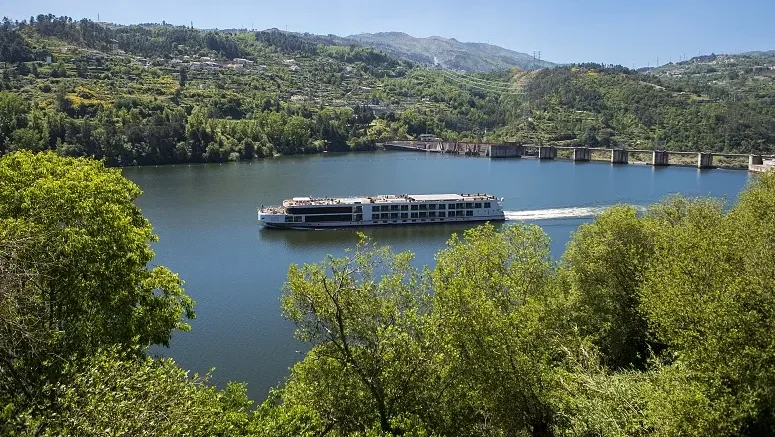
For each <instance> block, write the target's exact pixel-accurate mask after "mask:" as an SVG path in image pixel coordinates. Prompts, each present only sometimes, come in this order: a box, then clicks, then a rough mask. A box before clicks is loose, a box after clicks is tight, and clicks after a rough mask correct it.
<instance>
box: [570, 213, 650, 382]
mask: <svg viewBox="0 0 775 437" xmlns="http://www.w3.org/2000/svg"><path fill="white" fill-rule="evenodd" d="M652 239H653V236H652V233H651V232H650V231H649V227H648V226H647V223H646V222H645V221H643V220H641V219H639V217H638V211H637V210H636V209H635V208H634V207H632V206H617V207H613V208H609V209H608V210H606V211H605V212H604V213H603V214H601V215H600V216H599V217H597V218H596V219H595V221H594V222H592V223H590V224H585V225H581V226H580V227H579V229H578V230H577V231H576V232H575V233H574V235H573V237H572V239H571V241H570V243H568V247H567V249H566V251H565V253H564V254H563V258H562V261H563V265H564V266H563V267H564V269H563V272H564V273H566V274H565V275H564V279H566V280H567V285H566V286H567V287H568V291H569V292H570V294H571V302H570V306H571V307H570V309H569V311H570V312H571V314H572V318H573V320H574V324H575V325H576V326H578V329H580V331H581V334H582V335H584V336H587V337H589V338H590V339H591V340H592V342H593V343H594V344H595V345H596V346H598V347H599V348H600V351H601V353H602V356H603V359H604V361H605V363H606V365H608V366H609V367H611V368H612V369H618V368H629V367H634V368H637V369H645V366H646V361H647V359H648V358H649V354H650V350H652V347H653V346H654V345H652V344H651V343H650V338H649V332H648V322H647V320H646V318H645V316H644V315H643V314H642V313H641V309H640V297H639V292H640V285H641V282H642V280H643V276H644V274H645V270H646V269H647V268H648V266H649V261H650V257H651V256H652V253H653V248H652V242H651V241H652Z"/></svg>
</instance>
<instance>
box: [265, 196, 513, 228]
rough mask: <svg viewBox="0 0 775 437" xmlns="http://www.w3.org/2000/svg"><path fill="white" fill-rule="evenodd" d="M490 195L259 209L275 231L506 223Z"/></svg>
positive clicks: (291, 203) (311, 202)
mask: <svg viewBox="0 0 775 437" xmlns="http://www.w3.org/2000/svg"><path fill="white" fill-rule="evenodd" d="M502 200H503V199H498V198H497V197H495V196H491V195H489V194H400V195H380V196H365V197H341V198H314V197H294V198H293V199H289V200H285V201H283V204H282V206H270V207H264V206H263V205H262V206H261V208H260V209H259V210H258V222H259V223H261V224H263V225H264V226H266V227H271V228H291V229H301V228H337V227H348V226H377V225H412V224H428V223H458V222H484V221H503V220H505V216H504V214H503V207H502V206H501V201H502Z"/></svg>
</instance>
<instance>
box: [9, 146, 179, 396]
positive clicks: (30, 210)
mask: <svg viewBox="0 0 775 437" xmlns="http://www.w3.org/2000/svg"><path fill="white" fill-rule="evenodd" d="M139 194H140V190H139V188H138V187H137V186H136V185H135V184H133V183H132V182H130V181H128V180H127V179H125V178H123V177H122V176H121V174H120V173H119V172H118V171H117V170H110V169H106V168H105V167H104V166H103V164H102V163H101V162H98V161H92V160H87V159H72V158H62V157H60V156H57V155H56V154H54V153H53V152H47V153H39V154H33V153H31V152H27V151H24V152H16V153H12V154H9V155H6V156H4V157H2V158H0V236H2V237H3V238H2V239H1V240H0V243H1V244H2V246H0V258H3V259H4V261H3V263H4V264H5V265H6V267H4V268H3V270H4V271H5V272H6V275H7V274H9V273H8V272H10V274H11V275H12V278H11V279H13V280H12V281H10V282H7V284H11V285H12V286H13V293H9V294H7V295H5V296H4V300H3V302H2V304H3V308H4V309H3V311H4V312H5V313H6V314H10V315H11V316H12V317H14V320H16V319H18V320H22V321H23V322H24V323H22V324H21V325H20V326H24V327H26V328H24V329H25V330H26V331H28V334H25V336H23V337H21V338H26V339H30V340H29V342H27V341H20V338H19V337H16V334H15V333H14V331H13V330H10V331H9V330H4V331H0V335H3V338H0V347H2V350H0V359H2V362H3V366H2V371H0V378H2V381H0V385H2V386H3V387H7V388H8V390H7V391H5V390H3V391H2V394H0V403H3V402H14V401H16V402H17V404H18V405H25V404H26V405H45V402H44V400H45V399H49V398H48V397H45V396H44V392H45V387H46V386H47V385H48V384H51V383H55V382H57V380H58V378H59V376H60V375H61V370H62V368H63V366H64V365H65V363H66V362H68V361H71V360H72V357H76V358H77V357H84V356H90V355H92V354H94V353H95V352H96V351H97V350H98V349H99V348H101V347H105V346H110V345H120V346H124V347H135V348H137V349H138V350H141V349H143V348H145V347H147V346H150V345H153V344H159V345H167V344H168V343H169V340H170V337H171V335H172V331H173V330H175V329H179V330H188V329H189V325H188V324H186V323H185V322H184V321H183V320H182V317H188V318H191V317H194V313H193V301H192V300H191V298H190V297H188V296H187V295H185V294H184V293H183V289H182V288H181V284H182V281H181V280H180V279H179V278H178V276H177V275H175V274H174V273H172V272H170V271H169V270H168V269H166V268H165V267H163V266H157V267H153V268H150V267H149V266H148V263H149V262H150V261H151V260H152V259H153V252H152V251H151V249H150V242H152V241H155V240H156V236H155V235H153V233H152V228H151V225H150V223H148V220H146V219H145V218H144V217H143V216H142V214H141V213H140V210H139V209H138V208H137V206H136V205H135V204H134V199H135V198H136V197H137V196H138V195H139ZM20 241H21V242H28V243H26V244H24V245H23V246H19V244H17V242H20ZM18 247H22V248H23V249H24V250H17V249H15V248H18ZM14 272H19V274H22V275H23V276H19V274H16V273H14ZM14 275H15V276H14ZM33 340H34V341H33ZM19 400H23V401H24V402H22V403H20V404H19Z"/></svg>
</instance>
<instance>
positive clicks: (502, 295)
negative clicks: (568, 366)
mask: <svg viewBox="0 0 775 437" xmlns="http://www.w3.org/2000/svg"><path fill="white" fill-rule="evenodd" d="M553 277H554V271H553V267H552V262H551V260H550V258H549V240H548V238H547V236H546V234H544V233H543V232H542V231H541V230H540V228H538V227H537V226H534V225H530V226H527V225H514V226H508V227H506V228H504V229H503V230H502V231H501V232H498V231H496V229H495V227H494V226H492V225H490V224H487V225H483V226H480V227H477V228H474V229H469V230H467V231H465V233H464V235H463V239H462V240H461V239H459V238H458V237H457V235H454V236H453V237H452V238H451V239H450V241H449V242H448V243H447V247H446V248H445V249H444V250H442V251H441V252H440V253H439V254H438V255H437V266H436V269H435V270H434V272H433V284H434V309H435V313H434V315H435V317H436V318H437V319H436V321H435V323H434V326H436V327H437V329H438V330H439V332H440V338H441V339H442V340H441V341H443V343H445V344H448V345H450V349H451V350H452V351H453V352H452V353H451V354H450V356H449V357H450V359H452V360H454V361H455V367H454V368H453V370H452V372H453V375H454V376H453V378H455V379H458V380H460V381H461V383H462V384H464V385H466V386H467V387H469V393H470V394H469V396H470V397H472V398H473V399H472V402H473V404H474V405H476V406H478V409H479V411H478V420H479V421H480V426H481V427H484V428H485V429H487V430H488V431H487V432H492V431H490V429H492V430H493V431H494V430H499V432H502V433H504V434H505V435H519V434H528V435H533V436H546V435H551V434H552V432H553V429H554V428H555V426H557V417H556V411H555V408H554V406H553V405H554V402H555V401H554V399H553V397H554V396H555V390H557V389H558V387H559V386H558V381H557V379H556V374H555V371H554V367H555V365H556V364H557V363H559V361H561V360H562V357H563V356H564V355H565V352H564V348H569V347H572V346H573V345H572V344H566V343H565V338H564V335H562V334H561V333H560V332H559V331H558V330H556V329H553V328H552V325H553V324H555V323H556V324H557V325H556V326H559V323H557V321H556V320H553V319H554V317H556V316H557V315H556V314H555V311H554V310H555V309H557V308H558V305H559V304H560V302H561V298H560V296H558V295H556V293H555V291H554V290H555V289H554V287H553V282H554V280H553Z"/></svg>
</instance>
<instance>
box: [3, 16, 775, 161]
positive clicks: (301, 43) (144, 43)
mask: <svg viewBox="0 0 775 437" xmlns="http://www.w3.org/2000/svg"><path fill="white" fill-rule="evenodd" d="M773 67H775V58H774V57H773V56H772V55H769V54H767V53H766V52H761V53H756V54H744V55H733V56H730V55H707V56H701V57H697V58H693V59H691V60H687V61H683V62H680V63H677V64H672V63H671V64H667V65H663V66H660V67H656V68H650V69H642V70H638V71H633V70H630V69H627V68H624V67H621V66H603V65H598V64H580V65H573V66H562V67H555V68H548V69H539V70H534V71H525V70H520V69H517V68H513V69H508V70H505V69H504V70H500V71H492V72H487V73H484V72H483V73H461V72H459V71H454V70H449V69H442V68H438V67H436V68H428V67H425V66H423V65H418V63H415V62H411V61H407V60H405V59H403V60H402V59H398V58H396V57H395V56H392V55H390V54H389V53H386V52H384V51H382V50H379V49H376V48H373V47H369V46H361V45H357V44H353V43H352V41H349V40H347V39H345V38H341V37H337V36H334V35H328V36H319V35H310V34H296V33H288V32H281V31H279V30H276V29H270V30H266V31H261V32H248V31H230V32H224V31H214V30H198V29H192V28H188V27H184V26H172V25H169V24H166V23H162V24H143V25H132V26H119V25H108V24H103V23H94V22H91V21H89V20H80V21H78V20H73V19H71V18H68V17H55V16H53V15H39V16H37V17H34V18H32V20H31V22H27V21H23V22H20V23H18V24H16V23H11V22H9V21H7V22H4V23H3V24H2V26H0V71H1V72H2V77H1V78H0V121H2V123H0V154H2V153H7V152H9V151H13V150H17V149H29V150H47V149H54V150H57V151H58V152H59V153H61V154H65V155H71V156H82V155H85V156H93V157H96V158H99V159H105V160H106V162H107V163H108V164H109V165H115V166H123V165H135V164H140V165H142V164H164V163H176V162H221V161H226V160H238V159H253V158H256V157H259V158H260V157H263V156H270V155H275V154H292V153H315V152H320V151H323V150H328V151H345V150H355V149H372V148H375V147H376V144H377V143H378V142H380V141H384V140H386V139H411V138H417V136H418V135H419V134H421V133H426V132H428V133H434V134H436V135H437V136H440V137H441V138H443V139H444V140H447V141H490V142H497V141H522V142H541V143H545V144H558V145H561V144H562V145H590V146H595V145H599V146H607V147H613V146H616V147H628V148H638V149H642V148H645V149H648V148H652V147H662V148H667V149H671V150H713V151H727V152H741V153H747V152H764V153H772V152H773V146H774V145H775V70H773Z"/></svg>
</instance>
